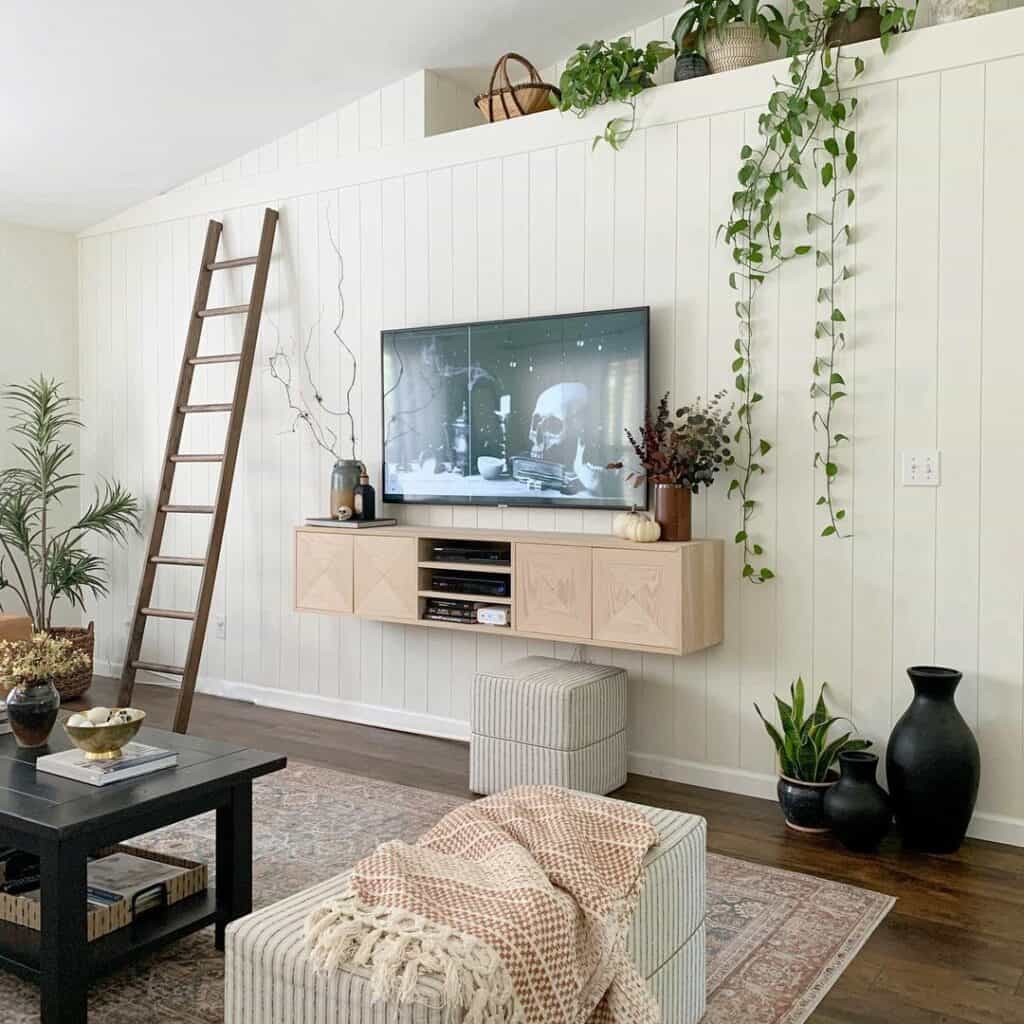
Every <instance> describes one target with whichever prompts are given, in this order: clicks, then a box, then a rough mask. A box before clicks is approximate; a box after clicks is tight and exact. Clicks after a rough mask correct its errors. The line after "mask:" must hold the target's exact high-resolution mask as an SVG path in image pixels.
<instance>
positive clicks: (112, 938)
mask: <svg viewBox="0 0 1024 1024" xmlns="http://www.w3.org/2000/svg"><path fill="white" fill-rule="evenodd" d="M216 920H217V894H216V891H215V889H214V887H213V886H210V887H209V888H208V889H206V890H205V891H203V892H199V893H196V894H195V895H194V896H189V897H188V898H187V899H184V900H181V901H180V902H178V903H175V904H173V905H172V906H169V907H163V908H161V909H158V910H150V911H148V912H147V913H145V914H141V915H140V916H139V918H138V919H137V920H136V921H133V922H132V923H131V924H130V925H127V926H126V927H124V928H118V929H117V930H116V931H113V932H111V933H110V934H109V935H104V936H102V937H101V938H98V939H96V941H95V942H90V943H89V971H90V974H101V973H103V972H106V971H111V970H114V969H115V968H117V967H120V966H121V965H122V964H124V963H127V962H128V961H129V960H131V959H132V958H134V957H137V956H138V955H139V954H140V953H143V952H145V951H147V950H151V949H156V948H158V947H159V946H162V945H164V944H165V943H168V942H173V941H174V940H175V939H178V938H181V937H182V936H183V935H189V934H191V933H192V932H196V931H199V930H200V929H201V928H205V927H207V926H208V925H211V924H214V923H215V922H216ZM39 940H40V933H39V932H38V931H36V930H35V929H34V928H26V927H25V926H24V925H19V924H11V923H10V922H9V921H0V967H2V968H6V969H8V970H10V971H13V972H14V973H16V974H19V975H20V976H21V977H23V978H28V979H30V980H33V981H38V980H39V973H40V971H39Z"/></svg>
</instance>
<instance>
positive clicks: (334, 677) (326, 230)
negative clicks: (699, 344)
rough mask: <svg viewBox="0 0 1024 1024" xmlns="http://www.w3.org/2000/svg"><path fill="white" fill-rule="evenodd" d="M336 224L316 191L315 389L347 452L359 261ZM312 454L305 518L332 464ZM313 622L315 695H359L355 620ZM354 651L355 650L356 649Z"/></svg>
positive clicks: (320, 509)
mask: <svg viewBox="0 0 1024 1024" xmlns="http://www.w3.org/2000/svg"><path fill="white" fill-rule="evenodd" d="M340 220H341V216H340V211H339V199H338V193H337V192H336V191H334V190H331V191H327V192H321V193H320V195H319V196H317V215H316V230H317V238H318V245H317V252H316V253H315V254H314V256H315V259H316V277H317V282H318V292H319V300H318V301H319V305H318V309H319V311H320V312H319V318H318V323H317V330H316V335H317V348H318V352H319V362H318V367H317V378H316V387H317V390H318V391H319V393H320V394H322V395H323V406H322V409H323V412H322V414H321V416H322V421H323V423H324V424H325V426H326V427H327V428H328V429H330V430H331V431H332V432H333V434H332V435H330V436H333V437H337V441H336V442H335V444H334V448H335V451H337V452H345V453H347V452H348V447H349V444H350V442H349V440H348V439H349V437H350V436H351V433H352V430H351V423H350V421H349V419H348V418H347V416H345V415H343V413H344V410H345V409H346V408H347V406H346V403H347V401H348V398H347V396H346V392H345V389H344V388H343V386H342V373H343V369H342V364H343V363H344V364H345V367H344V368H345V370H347V369H348V368H349V365H350V363H351V360H349V359H347V358H346V356H345V354H344V350H343V348H342V343H341V342H339V340H338V336H339V335H340V336H341V337H342V338H344V337H345V335H346V334H347V333H348V332H349V330H350V321H349V319H348V315H347V314H348V312H349V311H348V310H347V309H344V308H343V305H342V298H343V296H344V294H345V291H346V290H347V289H348V288H351V287H352V285H351V282H349V281H348V279H347V278H348V272H349V269H350V266H349V260H352V261H353V262H355V261H357V260H358V256H359V246H358V239H356V244H355V245H352V246H351V247H349V248H348V249H347V252H348V254H349V259H345V258H344V252H345V251H346V250H342V249H341V227H340ZM336 247H337V249H338V251H340V252H342V258H340V259H339V257H338V255H337V253H336V252H335V248H336ZM316 456H317V473H316V476H317V481H318V485H317V486H316V487H315V488H314V490H313V494H312V495H311V497H310V504H309V506H307V508H306V509H305V515H307V516H311V515H324V513H325V507H324V497H325V494H326V493H328V486H327V482H328V480H329V479H330V473H331V466H332V463H333V458H332V456H331V453H330V452H328V451H325V450H324V449H323V448H322V447H320V446H317V449H316ZM318 620H319V628H320V644H319V648H318V654H319V657H320V668H319V687H318V691H317V692H318V693H319V694H320V696H321V697H333V698H339V697H341V696H342V695H343V691H346V694H345V695H352V694H353V693H354V694H358V689H359V659H358V657H355V658H352V657H351V656H349V657H345V654H344V652H343V650H342V634H343V632H347V630H348V629H349V623H350V621H351V622H356V621H357V620H355V619H351V620H350V619H349V618H347V617H346V618H345V619H344V620H342V619H340V618H339V617H338V616H336V615H321V616H318ZM357 642H358V640H357ZM354 649H355V650H358V648H357V647H356V648H354ZM356 699H358V697H356Z"/></svg>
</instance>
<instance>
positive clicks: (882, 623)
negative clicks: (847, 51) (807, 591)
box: [780, 82, 898, 742]
mask: <svg viewBox="0 0 1024 1024" xmlns="http://www.w3.org/2000/svg"><path fill="white" fill-rule="evenodd" d="M897 91H898V87H897V85H896V83H894V82H893V83H886V84H884V85H875V86H869V87H867V88H865V89H861V90H860V92H859V96H860V101H861V103H860V107H859V108H858V122H859V124H860V126H861V131H860V132H859V134H858V140H857V148H858V150H859V151H860V164H859V167H858V174H857V177H858V181H857V192H858V201H857V202H856V203H855V205H854V207H853V215H854V218H855V230H856V238H857V266H856V276H855V277H854V280H853V285H854V292H855V295H856V312H857V334H856V337H855V340H854V345H855V346H856V385H857V389H856V395H855V397H854V416H855V430H854V448H853V473H854V485H855V488H856V508H855V509H854V511H853V519H852V523H853V538H852V540H851V541H850V544H851V545H852V548H853V604H852V622H851V651H852V661H851V668H850V673H851V677H852V680H853V699H852V711H853V714H852V718H853V720H854V722H855V723H856V725H857V728H858V729H859V730H860V731H861V732H862V733H863V734H864V735H866V736H868V737H870V738H871V739H872V740H874V741H876V742H877V741H879V740H882V739H884V738H885V737H886V736H887V735H888V732H889V726H890V724H891V695H892V680H893V655H892V645H893V601H892V587H893V576H892V566H893V544H892V541H893V535H892V523H893V504H894V501H895V483H896V470H895V463H894V443H895V442H894V434H893V430H894V417H895V378H894V370H893V368H894V366H895V360H896V351H895V350H896V321H895V316H894V309H895V306H896V230H897V228H896V223H897V222H896V213H897V204H898V182H897V160H898V151H897V136H898V120H897V118H896V117H884V116H882V114H883V113H884V111H895V110H896V109H897V102H898V99H897ZM780 457H781V458H785V459H786V460H787V464H788V461H789V454H788V453H782V456H780ZM801 507H805V508H806V507H807V505H803V506H801ZM806 536H807V537H808V538H810V537H812V536H813V533H812V531H810V530H808V531H807V534H806ZM793 540H794V543H796V544H797V545H799V544H800V543H801V541H800V534H799V533H796V534H794V538H793ZM812 543H813V541H812ZM811 596H812V597H813V592H812V595H811ZM783 600H784V601H785V602H786V605H787V608H792V610H793V613H794V615H799V607H798V605H799V603H800V602H799V597H798V595H794V594H791V593H788V592H787V593H786V594H784V595H783ZM815 614H816V613H815ZM797 628H799V627H797Z"/></svg>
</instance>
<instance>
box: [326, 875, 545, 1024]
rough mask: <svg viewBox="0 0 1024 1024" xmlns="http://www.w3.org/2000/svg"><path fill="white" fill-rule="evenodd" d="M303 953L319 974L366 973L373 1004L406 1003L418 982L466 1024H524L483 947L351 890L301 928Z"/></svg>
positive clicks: (495, 959) (505, 978)
mask: <svg viewBox="0 0 1024 1024" xmlns="http://www.w3.org/2000/svg"><path fill="white" fill-rule="evenodd" d="M306 947H307V949H308V950H309V952H310V956H311V958H312V960H313V963H314V964H315V966H316V968H317V969H318V970H320V971H323V972H325V973H330V972H332V971H335V970H338V969H339V968H341V967H344V966H349V965H351V966H354V967H362V968H366V969H368V970H369V972H370V978H369V981H370V990H371V993H372V995H373V1000H374V1002H381V1001H384V1000H388V999H394V1000H397V1001H398V1002H400V1003H409V1002H412V1001H413V999H414V997H415V994H416V988H417V986H418V984H419V982H420V978H421V977H422V976H424V975H427V976H432V977H434V978H436V979H437V980H438V981H440V983H441V991H442V995H441V998H442V1001H443V1005H445V1006H453V1007H457V1008H460V1009H464V1011H465V1012H464V1016H463V1019H464V1021H465V1024H525V1016H524V1014H523V1010H522V1007H521V1006H520V1004H519V1001H518V999H517V998H516V995H515V991H514V989H513V987H512V980H511V978H510V977H509V974H508V971H507V970H506V969H505V965H504V964H503V963H502V961H501V958H500V957H499V956H498V954H497V953H496V952H495V951H494V950H493V949H492V948H491V947H490V946H488V945H486V944H485V943H482V942H480V941H479V940H478V939H476V938H473V937H472V936H470V935H464V934H461V933H459V932H456V931H454V930H453V929H451V928H448V927H446V926H444V925H440V924H436V923H435V922H432V921H429V920H427V919H426V918H422V917H419V916H417V915H415V914H411V913H409V912H407V911H403V910H393V909H390V908H386V907H372V906H367V905H366V904H364V903H363V902H362V901H361V900H360V899H359V897H358V895H357V894H356V893H355V891H354V890H352V889H351V887H350V888H349V889H348V890H347V891H346V892H345V893H343V894H342V895H341V896H340V897H338V898H337V899H334V900H331V901H330V902H328V903H326V904H324V905H323V906H322V907H319V908H318V909H317V910H314V911H313V912H312V913H311V914H310V915H309V917H308V918H307V920H306Z"/></svg>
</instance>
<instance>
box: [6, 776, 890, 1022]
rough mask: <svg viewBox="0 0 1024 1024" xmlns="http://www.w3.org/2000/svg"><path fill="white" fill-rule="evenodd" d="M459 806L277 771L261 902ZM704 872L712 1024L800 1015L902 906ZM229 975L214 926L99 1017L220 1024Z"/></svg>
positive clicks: (134, 970)
mask: <svg viewBox="0 0 1024 1024" xmlns="http://www.w3.org/2000/svg"><path fill="white" fill-rule="evenodd" d="M460 802H461V801H460V800H459V799H458V798H456V797H449V796H444V795H441V794H437V793H431V792H428V791H426V790H421V789H411V788H409V787H406V786H397V785H393V784H391V783H387V782H375V781H373V780H370V779H363V778H360V777H358V776H354V775H345V774H341V773H339V772H334V771H330V770H328V769H325V768H316V767H312V766H309V765H295V766H292V767H290V768H288V769H287V770H285V771H283V772H279V773H277V774H276V775H271V776H269V777H268V778H266V779H263V780H261V781H260V782H258V783H257V784H256V791H255V797H254V807H253V816H254V835H253V859H254V864H253V880H254V881H253V892H254V902H255V904H256V906H257V907H262V906H265V905H267V904H269V903H273V902H274V901H276V900H278V899H281V898H282V897H284V896H287V895H290V894H291V893H294V892H297V891H299V890H300V889H302V888H305V887H307V886H309V885H312V884H313V883H315V882H319V881H323V880H325V879H327V878H330V877H331V876H332V875H336V874H338V873H339V872H341V871H343V870H344V869H345V868H347V867H349V866H350V865H351V864H352V863H353V862H354V861H356V860H358V859H359V858H360V857H362V856H363V855H365V854H366V853H368V852H369V851H370V850H372V849H373V848H374V846H376V845H377V843H379V842H381V841H383V840H385V839H405V840H412V839H415V838H416V836H418V835H419V834H420V833H421V832H423V831H425V830H426V829H427V828H429V826H431V825H432V824H433V823H434V822H435V821H437V819H438V818H440V817H441V816H442V815H443V814H444V813H446V812H447V811H449V810H450V809H451V808H453V807H455V806H457V805H458V804H459V803H460ZM214 834H215V833H214V819H213V816H212V815H204V816H202V817H200V818H193V819H192V820H190V821H187V822H183V823H182V824H180V825H174V826H172V827H171V828H167V829H163V830H161V831H160V832H154V833H151V834H150V835H148V836H146V837H145V838H144V839H143V840H141V841H139V845H146V846H153V847H158V848H159V849H161V850H163V851H165V852H167V853H174V854H178V855H180V856H185V857H191V858H195V859H198V860H203V861H206V862H207V863H209V864H211V865H212V864H213V853H214ZM708 870H709V878H708V928H707V937H708V1011H707V1015H706V1017H705V1018H704V1020H705V1021H706V1022H707V1024H802V1022H803V1021H805V1020H806V1019H807V1018H808V1016H810V1014H811V1012H812V1010H813V1009H814V1007H815V1006H816V1005H817V1004H818V1002H819V1001H820V1000H821V998H822V997H823V996H824V995H825V993H826V992H827V991H828V990H829V988H831V987H832V985H833V984H834V983H835V981H836V979H837V978H838V977H839V975H840V974H842V972H843V970H844V968H845V967H846V966H847V965H848V964H849V963H850V961H851V960H852V959H853V957H854V956H855V955H856V953H857V951H858V950H859V949H860V947H861V946H862V945H863V943H864V942H865V940H866V939H867V938H868V937H869V936H870V935H871V933H872V931H874V929H875V927H876V926H877V925H878V923H879V922H880V921H881V920H882V918H883V917H885V915H886V913H888V911H889V908H890V907H891V906H892V904H893V902H894V901H893V900H892V898H891V897H888V896H883V895H880V894H878V893H874V892H869V891H867V890H865V889H858V888H856V887H854V886H850V885H841V884H838V883H835V882H827V881H823V880H821V879H817V878H812V877H810V876H808V875H800V874H795V873H793V872H790V871H780V870H777V869H774V868H766V867H760V866H758V865H755V864H748V863H746V862H744V861H739V860H733V859H732V858H729V857H720V856H716V855H711V856H710V857H709V861H708ZM223 977H224V972H223V962H222V959H221V957H220V954H218V953H217V952H216V950H215V949H214V946H213V929H212V928H210V929H207V930H205V931H203V932H199V933H197V934H196V935H192V936H189V937H188V938H186V939H182V940H181V941H179V942H177V943H174V944H173V945H171V946H169V947H167V948H166V949H164V950H162V951H161V952H159V953H154V954H151V955H149V956H147V957H145V958H143V959H140V960H139V961H138V962H137V963H135V964H133V965H131V966H130V967H128V968H125V969H123V970H121V971H118V972H117V973H115V974H112V975H110V976H108V977H106V978H105V979H103V980H102V981H100V982H98V983H97V984H96V985H95V986H94V987H93V990H92V993H91V995H90V1002H89V1008H90V1013H89V1018H90V1020H96V1021H103V1022H104V1024H220V1022H221V1021H222V1020H223ZM38 999H39V995H38V991H37V989H36V987H35V986H34V985H32V984H30V983H27V982H23V981H21V980H20V979H18V978H16V977H15V976H13V975H11V974H8V973H6V972H0V1005H2V1007H3V1009H2V1011H0V1020H2V1021H3V1024H36V1022H38V1020H39V1009H38V1006H39V1003H38ZM666 1024H671V1022H666Z"/></svg>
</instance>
